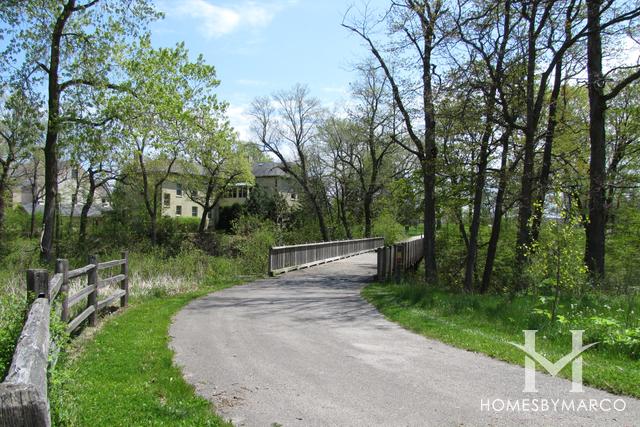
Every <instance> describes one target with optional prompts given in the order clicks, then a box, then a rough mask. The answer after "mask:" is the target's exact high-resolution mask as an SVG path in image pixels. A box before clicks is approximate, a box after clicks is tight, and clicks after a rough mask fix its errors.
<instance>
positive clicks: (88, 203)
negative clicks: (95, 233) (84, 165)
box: [78, 169, 96, 247]
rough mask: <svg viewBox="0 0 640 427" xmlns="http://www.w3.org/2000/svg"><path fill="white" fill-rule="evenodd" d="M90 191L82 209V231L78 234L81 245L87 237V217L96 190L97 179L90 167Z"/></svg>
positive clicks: (81, 245)
mask: <svg viewBox="0 0 640 427" xmlns="http://www.w3.org/2000/svg"><path fill="white" fill-rule="evenodd" d="M88 173H89V191H88V192H87V197H86V199H85V202H84V205H83V206H82V211H81V212H80V231H79V236H78V242H79V244H80V247H83V246H84V243H85V241H86V237H87V219H88V217H89V209H91V205H93V199H94V196H95V192H96V180H95V176H94V172H93V171H92V170H91V169H89V172H88Z"/></svg>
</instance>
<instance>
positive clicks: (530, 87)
mask: <svg viewBox="0 0 640 427" xmlns="http://www.w3.org/2000/svg"><path fill="white" fill-rule="evenodd" d="M529 7H530V8H531V11H530V16H527V19H528V20H529V25H528V34H527V36H528V46H527V58H526V62H527V75H526V108H527V116H526V128H525V140H524V158H523V168H522V176H521V179H520V197H519V208H518V237H517V240H516V270H517V276H519V279H518V281H519V283H517V284H516V286H517V287H519V288H520V289H524V288H526V283H524V281H523V278H522V270H523V268H524V264H525V261H526V257H527V250H528V247H529V245H530V243H531V224H530V223H529V220H530V219H531V214H532V212H533V210H532V205H533V180H534V161H535V148H536V130H537V127H538V118H539V116H538V114H537V111H536V105H535V104H536V102H535V97H536V96H535V83H536V78H537V76H536V60H537V49H536V40H537V35H536V16H537V13H536V12H537V7H538V3H536V2H533V3H531V4H530V6H529Z"/></svg>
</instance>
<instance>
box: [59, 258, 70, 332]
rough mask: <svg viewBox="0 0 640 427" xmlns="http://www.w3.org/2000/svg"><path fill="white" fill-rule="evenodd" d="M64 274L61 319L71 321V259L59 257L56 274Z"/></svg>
mask: <svg viewBox="0 0 640 427" xmlns="http://www.w3.org/2000/svg"><path fill="white" fill-rule="evenodd" d="M58 273H59V274H62V285H61V286H60V293H61V294H62V311H61V313H60V320H62V321H63V322H64V323H68V322H69V260H66V259H59V260H57V261H56V274H58Z"/></svg>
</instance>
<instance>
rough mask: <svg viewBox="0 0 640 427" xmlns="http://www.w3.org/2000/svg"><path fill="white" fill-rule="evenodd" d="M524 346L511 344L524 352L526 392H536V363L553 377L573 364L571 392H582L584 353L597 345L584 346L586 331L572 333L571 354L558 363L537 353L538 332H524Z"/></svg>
mask: <svg viewBox="0 0 640 427" xmlns="http://www.w3.org/2000/svg"><path fill="white" fill-rule="evenodd" d="M523 332H524V345H520V344H516V343H513V342H512V343H509V344H511V345H513V346H515V347H517V348H519V349H520V350H522V351H524V352H525V354H526V356H525V357H524V368H525V372H524V375H525V376H524V390H523V391H524V392H525V393H535V392H537V391H538V390H536V362H538V363H539V364H540V365H541V366H542V367H543V368H544V369H545V370H546V371H547V372H549V373H550V374H551V375H552V376H554V377H555V376H556V375H557V374H558V372H560V371H561V370H562V368H564V367H565V366H567V365H568V364H569V363H571V392H572V393H580V392H582V353H583V352H584V351H585V350H586V349H588V348H589V347H593V346H594V345H596V344H597V343H592V344H589V345H585V346H584V347H583V346H582V333H583V332H584V330H577V331H573V330H572V331H571V343H572V346H571V347H572V349H571V353H569V354H567V355H565V356H563V357H562V358H561V359H560V360H558V361H557V362H556V363H551V362H550V361H549V360H548V359H547V358H546V357H544V356H543V355H541V354H539V353H538V352H537V351H536V332H538V331H537V330H524V331H523Z"/></svg>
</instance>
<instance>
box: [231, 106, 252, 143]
mask: <svg viewBox="0 0 640 427" xmlns="http://www.w3.org/2000/svg"><path fill="white" fill-rule="evenodd" d="M247 109H248V106H245V105H239V106H238V105H236V106H229V108H228V109H227V117H229V122H231V126H233V128H234V129H235V130H236V132H238V137H239V138H240V139H241V140H243V141H250V140H251V139H252V138H253V133H252V132H251V116H250V115H249V113H248V112H247Z"/></svg>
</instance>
